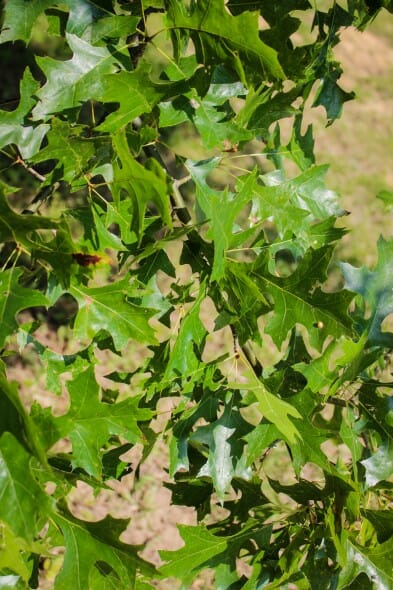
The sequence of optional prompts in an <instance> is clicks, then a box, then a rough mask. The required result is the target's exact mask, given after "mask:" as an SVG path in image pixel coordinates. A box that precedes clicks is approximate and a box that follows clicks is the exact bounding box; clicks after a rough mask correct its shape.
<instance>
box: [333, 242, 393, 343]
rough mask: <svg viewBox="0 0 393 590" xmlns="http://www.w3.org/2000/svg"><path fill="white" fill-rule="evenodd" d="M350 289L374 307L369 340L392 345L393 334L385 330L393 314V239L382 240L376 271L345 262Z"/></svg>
mask: <svg viewBox="0 0 393 590" xmlns="http://www.w3.org/2000/svg"><path fill="white" fill-rule="evenodd" d="M341 268H342V271H343V274H344V277H345V281H346V288H347V289H350V290H351V291H354V292H355V293H359V295H362V297H363V299H364V300H365V302H366V303H367V304H368V305H369V306H370V312H371V315H370V318H369V320H368V321H367V323H366V324H365V329H366V330H367V334H368V338H369V340H370V341H371V342H373V343H375V344H380V345H385V346H389V347H390V346H391V345H392V342H393V337H392V334H391V333H389V332H384V331H382V330H381V328H382V326H381V325H382V322H383V320H384V319H385V318H386V317H387V316H388V315H389V314H391V313H392V312H393V282H392V276H393V240H385V239H384V238H382V237H381V238H380V239H379V241H378V264H377V265H376V267H375V269H374V271H370V270H368V269H367V268H365V267H362V268H355V267H353V266H351V265H350V264H348V263H342V264H341Z"/></svg>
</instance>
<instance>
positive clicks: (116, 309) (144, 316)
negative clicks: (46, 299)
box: [69, 278, 156, 350]
mask: <svg viewBox="0 0 393 590" xmlns="http://www.w3.org/2000/svg"><path fill="white" fill-rule="evenodd" d="M69 292H70V293H71V295H73V297H75V299H76V301H77V302H78V308H79V309H78V313H77V315H76V318H75V323H74V334H75V337H76V338H80V339H82V340H83V339H86V338H88V339H89V340H92V339H93V338H94V336H95V335H96V334H97V332H99V331H100V330H105V331H106V332H108V334H110V335H111V337H112V338H113V342H114V344H115V346H116V348H117V349H119V350H121V349H122V348H124V347H125V346H126V344H128V342H130V341H131V340H135V341H136V342H142V343H145V344H154V343H155V342H156V338H155V335H154V330H153V328H152V327H151V326H150V324H149V320H150V318H152V317H153V315H155V312H154V311H152V310H150V309H147V308H145V307H142V306H140V305H138V304H136V303H134V302H133V301H130V298H133V297H138V295H139V296H140V294H139V293H138V291H137V289H135V288H134V287H133V286H132V285H130V281H129V279H127V278H124V279H121V280H120V281H117V282H115V283H111V284H109V285H106V286H103V287H85V286H83V285H73V286H72V287H70V289H69Z"/></svg>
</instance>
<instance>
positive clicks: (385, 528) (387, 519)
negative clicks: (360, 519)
mask: <svg viewBox="0 0 393 590" xmlns="http://www.w3.org/2000/svg"><path fill="white" fill-rule="evenodd" d="M362 514H363V515H364V516H365V517H366V518H367V520H368V521H370V522H371V524H372V525H373V527H374V529H375V531H376V533H377V537H378V541H379V543H383V542H384V541H387V540H388V539H389V538H390V537H392V535H393V513H392V511H391V510H369V509H366V510H363V511H362Z"/></svg>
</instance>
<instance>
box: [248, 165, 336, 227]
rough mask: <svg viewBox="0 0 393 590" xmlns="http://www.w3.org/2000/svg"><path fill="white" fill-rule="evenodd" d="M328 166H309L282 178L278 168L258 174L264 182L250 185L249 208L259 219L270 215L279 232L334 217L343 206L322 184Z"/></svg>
mask: <svg viewBox="0 0 393 590" xmlns="http://www.w3.org/2000/svg"><path fill="white" fill-rule="evenodd" d="M327 169H328V167H327V166H326V165H324V166H312V167H311V168H308V170H306V171H305V172H302V173H301V174H299V175H298V176H296V177H295V178H291V179H286V178H285V177H284V176H283V173H282V172H281V171H277V170H275V171H274V172H272V173H268V174H265V175H264V176H262V180H263V182H264V186H262V185H256V186H255V187H254V199H253V201H254V207H253V210H252V212H251V214H252V215H254V216H255V217H257V218H260V219H262V220H264V219H267V218H269V217H273V220H274V223H275V225H276V226H277V229H278V230H279V232H280V234H284V233H285V232H286V231H291V232H292V233H294V234H295V235H297V234H299V233H300V232H301V231H302V230H303V231H304V226H305V222H306V225H310V221H311V220H312V221H321V220H324V219H328V218H330V217H332V216H334V217H338V216H340V215H342V214H343V210H342V209H341V207H340V206H339V203H338V195H337V194H336V193H335V192H334V191H332V190H329V189H327V188H326V186H325V183H324V177H325V175H326V172H327ZM299 224H300V227H299Z"/></svg>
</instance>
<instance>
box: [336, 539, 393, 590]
mask: <svg viewBox="0 0 393 590" xmlns="http://www.w3.org/2000/svg"><path fill="white" fill-rule="evenodd" d="M392 553H393V537H391V538H390V539H389V540H388V541H385V543H381V544H378V545H377V546H376V547H371V548H370V547H361V546H360V545H357V544H356V543H355V542H353V541H351V540H350V539H348V540H347V541H346V543H345V564H344V567H343V568H342V570H341V571H340V573H339V576H338V585H337V590H344V588H347V587H348V586H349V585H350V584H351V583H352V585H353V583H354V581H355V580H356V578H357V577H358V576H359V575H360V574H361V573H362V572H363V573H365V574H366V576H367V577H368V579H369V580H370V582H372V583H373V586H374V588H378V590H390V589H391V588H392V587H393V569H392Z"/></svg>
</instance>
